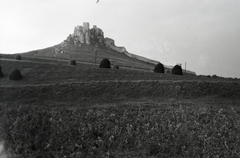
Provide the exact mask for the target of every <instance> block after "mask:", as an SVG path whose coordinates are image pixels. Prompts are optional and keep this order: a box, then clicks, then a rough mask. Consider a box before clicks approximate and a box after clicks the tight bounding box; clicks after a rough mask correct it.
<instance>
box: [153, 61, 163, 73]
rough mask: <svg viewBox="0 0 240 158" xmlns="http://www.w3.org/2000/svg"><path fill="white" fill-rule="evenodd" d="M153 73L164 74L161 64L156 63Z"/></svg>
mask: <svg viewBox="0 0 240 158" xmlns="http://www.w3.org/2000/svg"><path fill="white" fill-rule="evenodd" d="M154 72H156V73H164V66H163V64H162V63H158V64H157V65H156V66H155V68H154Z"/></svg>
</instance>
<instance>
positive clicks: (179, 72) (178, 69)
mask: <svg viewBox="0 0 240 158" xmlns="http://www.w3.org/2000/svg"><path fill="white" fill-rule="evenodd" d="M172 74H175V75H183V72H182V67H181V66H179V65H175V66H174V67H173V69H172Z"/></svg>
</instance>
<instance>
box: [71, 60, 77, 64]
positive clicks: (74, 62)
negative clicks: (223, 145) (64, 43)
mask: <svg viewBox="0 0 240 158" xmlns="http://www.w3.org/2000/svg"><path fill="white" fill-rule="evenodd" d="M76 64H77V63H76V61H75V60H71V61H70V63H69V65H76Z"/></svg>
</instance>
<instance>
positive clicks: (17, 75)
mask: <svg viewBox="0 0 240 158" xmlns="http://www.w3.org/2000/svg"><path fill="white" fill-rule="evenodd" d="M9 79H10V80H20V79H22V75H21V73H20V70H18V69H13V70H12V72H11V74H10V75H9Z"/></svg>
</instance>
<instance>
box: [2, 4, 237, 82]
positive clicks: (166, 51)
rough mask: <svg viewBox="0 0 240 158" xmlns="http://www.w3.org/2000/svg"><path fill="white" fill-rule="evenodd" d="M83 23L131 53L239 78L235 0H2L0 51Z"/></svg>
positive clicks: (43, 41)
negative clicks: (97, 0)
mask: <svg viewBox="0 0 240 158" xmlns="http://www.w3.org/2000/svg"><path fill="white" fill-rule="evenodd" d="M83 22H89V23H90V27H92V25H97V26H98V27H99V28H101V29H102V30H103V31H104V34H105V37H110V38H113V39H114V40H115V43H116V45H118V46H124V47H125V48H126V49H127V50H128V52H130V53H133V54H137V55H141V56H144V57H147V58H150V59H154V60H157V61H160V62H162V63H163V64H166V65H175V64H177V63H182V65H183V68H184V63H185V62H186V63H187V69H189V70H192V71H195V72H196V73H197V74H204V75H213V74H216V75H219V76H223V77H238V78H240V71H239V67H240V1H239V0H100V1H99V3H96V0H0V53H18V52H25V51H30V50H34V49H41V48H45V47H48V46H52V45H55V44H58V43H60V42H62V41H63V40H64V39H66V37H67V36H68V35H69V34H70V33H72V32H73V29H74V27H75V26H76V25H82V23H83Z"/></svg>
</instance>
